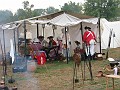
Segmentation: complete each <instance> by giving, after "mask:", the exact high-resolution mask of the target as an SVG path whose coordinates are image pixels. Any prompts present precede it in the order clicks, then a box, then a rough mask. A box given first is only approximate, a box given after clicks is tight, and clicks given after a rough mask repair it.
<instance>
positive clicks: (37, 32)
mask: <svg viewBox="0 0 120 90" xmlns="http://www.w3.org/2000/svg"><path fill="white" fill-rule="evenodd" d="M37 20H38V18H37ZM38 36H39V25H38V24H37V37H38Z"/></svg>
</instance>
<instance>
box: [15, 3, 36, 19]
mask: <svg viewBox="0 0 120 90" xmlns="http://www.w3.org/2000/svg"><path fill="white" fill-rule="evenodd" d="M33 7H34V5H33V4H31V5H30V4H29V2H28V1H24V2H23V8H24V9H18V10H17V12H16V13H15V15H14V17H15V19H17V20H21V19H26V18H31V17H33V10H32V8H33Z"/></svg>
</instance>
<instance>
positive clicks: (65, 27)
mask: <svg viewBox="0 0 120 90" xmlns="http://www.w3.org/2000/svg"><path fill="white" fill-rule="evenodd" d="M66 30H67V27H65V41H66V46H65V47H66V57H67V64H68V48H67V47H68V45H67V42H68V41H67V31H66Z"/></svg>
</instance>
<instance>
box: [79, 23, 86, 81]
mask: <svg viewBox="0 0 120 90" xmlns="http://www.w3.org/2000/svg"><path fill="white" fill-rule="evenodd" d="M80 26H81V36H82V41H83V25H82V22H81V23H80ZM82 48H83V49H84V44H83V43H82ZM84 59H85V57H84ZM83 73H84V77H83V80H85V60H84V72H83Z"/></svg>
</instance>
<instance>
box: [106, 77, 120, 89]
mask: <svg viewBox="0 0 120 90" xmlns="http://www.w3.org/2000/svg"><path fill="white" fill-rule="evenodd" d="M105 77H106V90H108V78H112V82H113V90H114V89H115V87H114V78H119V79H120V75H106V76H105Z"/></svg>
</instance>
